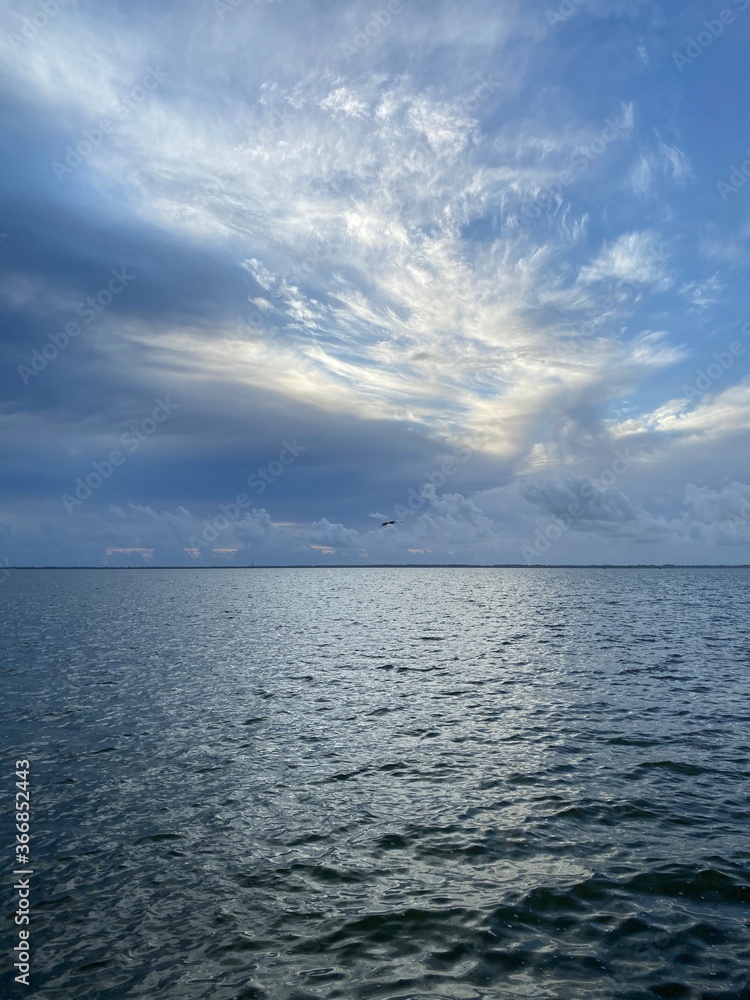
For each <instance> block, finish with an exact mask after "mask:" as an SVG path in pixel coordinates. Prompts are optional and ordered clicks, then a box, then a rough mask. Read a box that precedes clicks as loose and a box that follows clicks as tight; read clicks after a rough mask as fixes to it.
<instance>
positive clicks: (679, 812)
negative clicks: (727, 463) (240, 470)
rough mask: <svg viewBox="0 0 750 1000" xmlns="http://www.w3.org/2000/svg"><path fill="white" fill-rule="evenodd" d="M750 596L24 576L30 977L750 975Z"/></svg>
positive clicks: (624, 992)
mask: <svg viewBox="0 0 750 1000" xmlns="http://www.w3.org/2000/svg"><path fill="white" fill-rule="evenodd" d="M748 585H750V571H747V570H741V569H737V570H723V571H722V570H680V569H673V570H492V569H477V570H472V569H418V570H407V569H394V570H388V569H374V570H373V569H371V570H365V569H361V570H313V569H308V570H245V571H243V570H236V571H235V570H218V571H210V570H202V571H200V570H195V571H190V570H186V571H183V570H164V571H160V570H149V571H145V570H142V571H137V570H122V571H99V572H97V571H86V570H80V571H52V570H50V571H15V572H14V573H13V575H12V577H11V578H9V579H8V580H7V582H6V583H5V584H4V585H3V586H2V587H1V588H0V616H1V618H2V623H3V632H2V636H3V637H2V640H1V641H0V649H1V651H2V653H3V657H2V664H3V665H2V671H3V677H4V689H5V690H6V691H9V696H8V697H6V698H5V700H4V703H3V707H2V710H1V711H0V714H1V716H2V717H1V718H0V723H1V728H0V732H2V734H3V735H2V736H1V737H0V741H1V742H2V745H3V758H2V760H3V801H4V803H6V806H7V803H8V802H9V799H10V796H9V795H6V791H8V790H11V791H12V790H13V781H14V779H13V776H12V771H13V767H14V763H15V759H16V758H17V757H25V758H28V759H29V760H30V761H31V773H32V803H33V805H32V813H33V823H32V834H33V839H32V858H33V862H34V871H35V875H34V877H33V880H32V912H33V923H32V925H31V927H32V968H33V975H32V986H31V988H30V989H26V988H25V987H22V986H17V985H16V984H14V983H13V981H12V979H11V978H8V977H7V975H6V976H5V978H4V979H3V983H4V984H5V985H4V991H3V992H4V995H7V996H19V995H25V996H29V995H32V996H36V995H40V996H44V997H50V998H58V997H59V998H63V997H64V998H68V997H72V998H83V997H96V998H98V997H102V998H106V997H112V998H114V997H148V998H167V997H169V998H178V1000H182V998H186V1000H189V998H196V997H205V998H217V1000H229V998H234V997H237V998H240V997H241V998H247V1000H250V998H269V1000H277V998H278V1000H282V998H283V1000H292V998H294V1000H303V998H304V1000H306V998H309V1000H313V998H345V1000H353V998H360V997H361V998H369V997H372V998H390V1000H396V998H399V1000H411V998H460V1000H469V998H480V997H491V998H496V997H497V998H521V997H523V998H526V997H533V998H540V1000H541V998H561V1000H562V998H566V1000H567V998H582V997H587V998H614V997H617V998H623V1000H626V998H627V1000H641V998H643V1000H646V998H649V1000H651V998H654V997H657V998H659V997H661V998H682V997H694V998H703V1000H709V998H710V1000H713V998H726V1000H728V998H735V1000H737V998H747V997H750V906H749V905H748V904H750V838H749V836H748V831H749V830H750V795H749V792H750V785H749V784H748V777H749V776H750V725H749V723H750V698H749V692H750V685H749V684H748V677H749V674H750V625H749V623H748V599H747V595H748ZM3 823H4V833H3V843H4V844H5V845H6V847H5V856H6V858H7V859H8V862H9V863H8V865H6V871H7V870H9V869H10V868H11V867H12V857H11V848H10V846H9V845H10V843H11V825H10V820H9V809H8V808H5V809H4V820H3ZM6 878H7V882H6V886H7V890H6V891H5V894H4V899H5V903H6V905H5V909H4V921H3V923H4V927H3V930H4V938H3V952H2V956H3V965H2V969H3V973H7V970H8V968H9V966H10V964H11V960H10V959H9V955H10V954H11V948H12V944H13V943H15V939H14V938H13V937H12V934H13V932H14V927H13V924H12V913H11V910H12V907H13V906H14V900H13V898H12V894H11V891H10V886H11V884H12V883H11V876H6Z"/></svg>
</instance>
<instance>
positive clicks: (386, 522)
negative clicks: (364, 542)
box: [380, 521, 402, 528]
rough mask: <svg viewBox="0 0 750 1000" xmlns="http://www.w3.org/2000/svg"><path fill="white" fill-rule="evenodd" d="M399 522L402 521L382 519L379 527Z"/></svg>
mask: <svg viewBox="0 0 750 1000" xmlns="http://www.w3.org/2000/svg"><path fill="white" fill-rule="evenodd" d="M401 523H402V522H401V521H383V523H382V524H381V525H380V527H381V528H385V527H387V526H388V525H389V524H401Z"/></svg>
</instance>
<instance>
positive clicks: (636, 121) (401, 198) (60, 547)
mask: <svg viewBox="0 0 750 1000" xmlns="http://www.w3.org/2000/svg"><path fill="white" fill-rule="evenodd" d="M748 41H750V0H728V2H724V3H722V2H717V3H688V4H685V5H683V4H682V3H679V4H678V3H671V2H670V3H658V2H649V3H645V2H638V0H627V2H625V0H622V2H620V0H582V2H579V3H574V2H573V0H563V2H562V3H561V4H560V5H559V6H558V5H555V4H552V3H550V4H547V3H541V2H537V0H526V2H523V3H520V2H519V3H515V2H489V0H488V2H481V0H464V2H462V3H458V2H455V0H454V2H442V0H431V2H429V3H428V2H427V0H401V2H400V3H397V2H395V0H393V2H391V4H390V6H389V5H388V4H387V3H384V4H380V3H378V4H376V5H375V6H373V5H372V4H369V3H349V2H346V0H337V2H333V0H330V2H329V0H315V2H312V0H309V2H306V0H277V2H266V0H263V2H252V0H232V2H231V3H230V2H224V0H215V2H214V0H205V2H192V0H187V2H180V3H176V2H175V3H171V2H163V0H162V2H159V0H157V2H150V3H146V2H138V0H136V2H128V3H124V2H123V3H120V4H118V3H114V2H97V3H94V2H85V0H67V2H62V3H61V2H59V0H47V3H46V6H45V5H44V4H41V3H37V2H34V0H29V2H26V0H0V49H1V50H2V51H1V52H0V56H1V58H0V125H1V126H2V127H1V128H0V147H1V148H2V163H3V169H2V174H1V180H0V184H1V185H2V195H3V197H2V214H1V215H0V233H2V234H3V235H2V238H1V239H0V267H1V268H2V271H1V272H0V324H1V329H2V343H1V345H0V350H1V354H0V448H1V449H2V458H3V478H2V492H1V493H0V564H2V565H5V566H15V565H113V566H114V565H172V564H177V565H244V564H249V563H256V564H274V565H275V564H287V563H292V564H300V563H302V564H305V563H310V564H318V563H324V564H325V563H330V562H335V563H344V564H351V565H361V564H367V563H380V562H389V563H393V562H399V563H400V562H408V563H412V562H413V563H430V562H462V563H464V562H465V563H496V562H511V563H538V562H545V563H592V562H594V563H599V562H618V563H651V562H654V563H662V562H674V563H702V562H709V563H747V562H750V468H748V462H749V459H748V456H750V448H748V444H749V443H750V429H749V428H748V413H749V412H750V367H749V359H750V296H749V295H748V290H747V288H748V286H747V281H746V274H747V267H748V263H750V211H749V207H750V184H747V179H748V176H750V130H748V128H747V126H746V124H745V122H746V113H745V105H746V95H747V87H748V82H749V81H748V70H747V58H746V54H747V46H748ZM743 168H744V169H743ZM391 519H397V520H398V521H399V522H400V523H398V524H396V525H390V526H388V527H387V528H381V527H380V523H381V521H384V520H391Z"/></svg>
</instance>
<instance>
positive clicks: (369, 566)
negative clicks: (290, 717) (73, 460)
mask: <svg viewBox="0 0 750 1000" xmlns="http://www.w3.org/2000/svg"><path fill="white" fill-rule="evenodd" d="M5 569H6V570H8V571H10V570H50V569H72V570H76V569H78V570H80V569H86V570H88V569H97V570H121V569H137V570H142V569H146V570H155V569H178V570H187V569H189V570H193V569H200V570H205V569H222V570H225V569H356V570H359V569H532V570H533V569H750V563H718V564H717V563H534V564H533V565H527V564H526V563H369V564H362V565H357V566H353V565H351V563H327V564H326V563H319V564H314V565H313V564H310V563H288V564H284V565H279V566H274V565H271V564H269V565H265V564H264V565H259V566H255V565H250V566H6V567H5Z"/></svg>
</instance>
